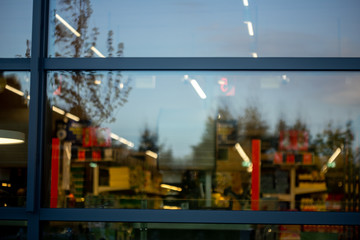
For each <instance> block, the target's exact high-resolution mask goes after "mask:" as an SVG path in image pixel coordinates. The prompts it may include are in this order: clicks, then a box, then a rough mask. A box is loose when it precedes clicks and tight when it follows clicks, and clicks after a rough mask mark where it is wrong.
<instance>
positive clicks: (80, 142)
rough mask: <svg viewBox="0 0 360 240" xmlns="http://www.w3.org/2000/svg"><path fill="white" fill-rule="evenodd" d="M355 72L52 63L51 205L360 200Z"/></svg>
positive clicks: (229, 206)
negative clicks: (93, 68)
mask: <svg viewBox="0 0 360 240" xmlns="http://www.w3.org/2000/svg"><path fill="white" fill-rule="evenodd" d="M359 88H360V75H359V73H358V72H331V74H330V73H326V72H231V71H229V72H225V71H224V72H220V71H219V72H182V71H179V72H169V71H168V72H159V71H158V72H131V71H123V72H118V71H112V72H65V71H64V72H49V73H48V93H47V95H48V110H47V123H48V125H49V126H51V128H50V127H49V129H47V136H48V141H47V143H48V146H49V148H51V149H52V150H51V151H47V152H48V156H47V158H46V159H47V161H45V164H46V165H45V176H44V182H45V183H49V184H48V186H47V188H46V190H45V193H46V196H45V197H44V199H46V200H45V202H44V204H45V206H46V207H52V208H64V207H69V208H71V207H80V208H83V207H85V208H147V209H226V210H299V211H358V208H359V198H358V196H359V195H358V194H359V184H358V179H359V164H358V161H357V159H358V148H359V143H358V141H359V139H358V138H359V136H358V133H359V131H360V129H359V124H358V123H359V121H360V107H359V106H360V105H359V103H360V98H359V97H358V90H359Z"/></svg>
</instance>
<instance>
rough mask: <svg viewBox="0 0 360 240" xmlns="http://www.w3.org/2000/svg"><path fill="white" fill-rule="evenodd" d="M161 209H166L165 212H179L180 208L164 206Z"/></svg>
mask: <svg viewBox="0 0 360 240" xmlns="http://www.w3.org/2000/svg"><path fill="white" fill-rule="evenodd" d="M163 209H166V210H180V209H181V207H177V206H168V205H165V206H163Z"/></svg>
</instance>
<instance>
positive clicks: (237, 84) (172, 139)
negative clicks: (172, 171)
mask: <svg viewBox="0 0 360 240" xmlns="http://www.w3.org/2000/svg"><path fill="white" fill-rule="evenodd" d="M97 74H100V73H97ZM64 79H65V78H64ZM193 79H195V80H196V81H197V83H198V84H199V86H200V87H201V89H202V90H203V91H204V93H205V94H206V98H205V99H202V98H200V96H199V94H198V93H197V91H196V90H195V89H194V88H193V86H192V84H191V83H190V80H193ZM225 80H226V81H227V85H224V81H225ZM122 81H125V82H128V83H129V84H130V86H131V88H132V89H131V91H130V93H129V95H128V98H127V102H126V103H125V104H124V105H123V106H118V108H117V109H116V110H115V111H114V117H115V119H116V120H115V122H113V123H107V122H103V123H102V124H101V125H102V126H103V127H110V129H111V131H112V132H114V133H116V134H117V135H119V136H121V137H124V138H125V139H128V140H130V141H131V142H133V143H134V144H135V149H137V148H138V146H139V143H140V136H141V134H142V132H143V131H144V129H145V128H146V127H148V128H149V129H151V130H152V131H153V132H156V133H157V134H158V136H159V144H160V145H162V146H163V148H164V149H165V150H168V149H171V150H172V153H173V156H174V157H176V158H178V159H183V160H186V159H187V158H188V157H189V156H190V155H191V152H192V146H195V145H198V144H199V143H201V141H202V136H203V135H204V134H205V132H206V126H207V120H208V118H209V117H210V118H211V119H213V120H214V119H216V118H217V117H218V111H219V109H225V108H227V109H228V111H229V112H230V114H231V115H232V117H233V119H234V120H238V119H239V118H240V117H241V116H244V112H245V109H246V108H248V107H249V106H252V107H255V108H257V109H258V110H259V112H260V114H261V117H262V119H263V120H264V121H265V122H266V124H267V125H268V126H269V129H268V133H269V134H270V135H271V134H276V132H275V126H276V124H277V123H278V121H279V119H280V117H281V118H283V119H284V120H285V121H286V123H287V124H288V125H293V124H295V122H296V120H297V119H300V120H301V121H302V122H303V123H305V124H306V125H307V127H308V129H309V131H310V135H311V136H312V137H315V136H316V134H317V133H321V132H322V131H323V130H324V129H325V128H326V126H327V124H328V123H329V122H332V123H333V126H334V127H338V128H340V129H342V130H345V126H346V122H347V121H349V120H351V121H353V129H354V133H355V141H354V144H355V145H356V146H358V141H359V133H360V128H359V126H360V96H359V94H358V92H359V91H360V75H359V73H358V72H348V73H342V72H331V73H326V72H246V73H245V72H243V73H240V72H122ZM98 86H99V88H100V89H101V88H106V87H107V86H106V81H102V83H101V84H100V85H98ZM49 94H50V96H49V97H50V99H51V100H52V101H53V102H52V103H54V102H56V101H55V100H56V99H58V98H59V97H60V96H61V95H60V96H56V95H54V94H53V93H52V92H51V93H49ZM57 104H60V105H59V107H61V108H63V109H64V110H66V111H69V109H70V106H68V105H66V104H64V103H62V105H61V101H57ZM114 107H115V106H114Z"/></svg>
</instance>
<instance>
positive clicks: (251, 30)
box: [244, 21, 254, 36]
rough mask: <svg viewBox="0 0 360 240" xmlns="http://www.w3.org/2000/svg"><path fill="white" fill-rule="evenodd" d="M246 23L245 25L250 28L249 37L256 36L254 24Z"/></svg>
mask: <svg viewBox="0 0 360 240" xmlns="http://www.w3.org/2000/svg"><path fill="white" fill-rule="evenodd" d="M244 23H245V24H246V25H247V27H248V31H249V35H250V36H254V28H253V25H252V23H251V22H250V21H245V22H244Z"/></svg>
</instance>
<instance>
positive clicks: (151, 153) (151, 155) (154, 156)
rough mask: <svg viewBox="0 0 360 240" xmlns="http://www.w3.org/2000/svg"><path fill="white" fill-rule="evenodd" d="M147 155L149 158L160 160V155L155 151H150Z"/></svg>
mask: <svg viewBox="0 0 360 240" xmlns="http://www.w3.org/2000/svg"><path fill="white" fill-rule="evenodd" d="M145 154H146V155H148V156H149V157H152V158H155V159H157V158H158V155H157V154H156V153H154V152H153V151H150V150H147V151H146V152H145Z"/></svg>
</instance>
